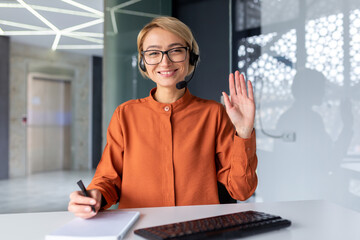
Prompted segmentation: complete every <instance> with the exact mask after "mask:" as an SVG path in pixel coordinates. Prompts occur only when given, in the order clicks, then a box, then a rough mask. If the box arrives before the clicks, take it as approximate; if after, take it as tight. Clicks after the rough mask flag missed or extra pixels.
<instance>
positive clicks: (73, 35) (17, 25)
mask: <svg viewBox="0 0 360 240" xmlns="http://www.w3.org/2000/svg"><path fill="white" fill-rule="evenodd" d="M16 1H17V2H16V3H0V10H1V9H4V10H5V8H8V9H10V8H11V9H24V10H25V11H29V12H30V13H31V14H32V15H33V16H35V17H36V18H37V19H39V20H40V21H41V22H42V23H44V24H45V26H41V27H39V26H36V25H30V24H26V23H27V21H22V22H24V23H21V19H22V18H21V17H20V18H19V21H20V22H12V21H7V20H5V19H1V18H2V17H5V16H6V15H2V14H0V27H1V28H0V35H5V36H6V35H7V36H46V35H47V36H50V37H51V36H54V40H53V43H52V47H51V48H52V50H56V49H103V36H104V34H103V33H100V32H90V31H91V30H89V31H87V32H86V31H81V29H84V28H88V27H91V26H94V25H96V24H101V23H103V22H104V13H103V12H101V11H98V10H96V9H93V8H91V7H88V6H85V5H84V4H80V3H77V2H75V1H73V0H57V1H62V2H65V3H68V4H69V5H71V6H75V7H78V8H80V9H79V10H76V9H75V10H72V9H71V8H57V7H47V6H39V5H31V4H28V3H26V2H28V1H26V0H16ZM133 1H134V0H131V2H133ZM136 1H140V0H136ZM50 5H51V4H50ZM83 10H84V11H83ZM5 11H6V10H5ZM41 11H42V12H51V13H59V14H68V15H72V16H81V17H88V18H92V19H89V21H87V22H85V23H82V24H78V25H75V26H70V27H67V28H65V29H61V28H58V27H57V26H56V24H54V23H53V22H50V21H49V20H48V19H46V18H45V17H44V16H43V15H42V14H41V13H42V12H41ZM19 16H21V13H20V15H19ZM4 28H5V29H4ZM7 29H8V30H10V31H7ZM79 30H80V31H79ZM63 37H65V38H66V37H68V38H69V39H79V40H81V41H84V42H87V43H89V44H82V45H73V44H71V43H69V45H61V41H62V39H63Z"/></svg>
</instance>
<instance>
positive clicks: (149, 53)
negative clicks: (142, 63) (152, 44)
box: [148, 52, 160, 57]
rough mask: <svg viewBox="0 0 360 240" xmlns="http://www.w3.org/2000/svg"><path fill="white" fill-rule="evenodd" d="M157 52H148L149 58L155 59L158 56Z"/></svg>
mask: <svg viewBox="0 0 360 240" xmlns="http://www.w3.org/2000/svg"><path fill="white" fill-rule="evenodd" d="M159 54H160V53H159V52H148V56H149V57H156V56H159Z"/></svg>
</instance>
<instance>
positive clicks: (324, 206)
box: [0, 201, 360, 240]
mask: <svg viewBox="0 0 360 240" xmlns="http://www.w3.org/2000/svg"><path fill="white" fill-rule="evenodd" d="M132 210H136V211H140V213H141V216H140V219H139V220H138V222H137V223H136V224H135V225H134V227H133V228H132V229H131V230H130V231H129V233H128V234H127V236H126V238H125V239H143V238H141V237H138V236H136V235H134V233H133V231H134V229H137V228H143V227H149V226H155V225H161V224H166V223H171V222H179V221H185V220H191V219H196V218H204V217H210V216H215V215H222V214H227V213H232V212H239V211H246V210H256V211H262V212H267V213H270V214H274V215H280V216H281V217H283V218H287V219H289V220H291V221H292V225H291V226H290V227H289V228H286V229H282V230H279V231H273V232H268V233H263V234H259V235H254V236H250V237H247V238H245V239H249V240H250V239H251V240H255V239H256V240H261V239H267V240H269V239H276V240H281V239H286V240H290V239H299V240H303V239H327V240H332V239H334V240H335V239H336V240H338V239H357V240H358V239H360V227H359V223H360V213H359V212H356V211H352V210H349V209H346V208H343V207H341V206H339V205H335V204H332V203H329V202H325V201H294V202H274V203H241V204H222V205H205V206H184V207H162V208H137V209H132ZM73 218H74V216H73V215H72V213H69V212H48V213H21V214H0V239H13V240H17V239H19V240H20V239H21V240H24V239H29V240H39V239H40V240H41V239H44V237H45V235H46V234H47V233H50V232H52V231H53V230H55V229H57V228H58V227H60V226H62V225H63V224H65V223H67V222H68V221H70V220H71V219H73Z"/></svg>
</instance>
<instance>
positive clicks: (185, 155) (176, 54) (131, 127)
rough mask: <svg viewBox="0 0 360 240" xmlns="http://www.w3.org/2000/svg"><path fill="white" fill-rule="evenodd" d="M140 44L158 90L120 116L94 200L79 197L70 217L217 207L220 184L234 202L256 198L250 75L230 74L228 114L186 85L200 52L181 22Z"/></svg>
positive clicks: (160, 26) (93, 186) (158, 27)
mask: <svg viewBox="0 0 360 240" xmlns="http://www.w3.org/2000/svg"><path fill="white" fill-rule="evenodd" d="M137 45H138V51H139V68H140V71H141V72H142V74H143V75H145V76H146V77H148V78H150V79H151V80H152V81H154V82H155V83H156V88H154V89H152V90H151V92H150V95H149V97H146V98H143V99H137V100H130V101H128V102H126V103H123V104H121V105H120V106H118V108H117V109H116V110H115V112H114V115H113V117H112V119H111V121H110V124H109V128H108V132H107V145H106V147H105V149H104V153H103V156H102V159H101V161H100V163H99V165H98V167H97V170H96V173H95V176H94V178H93V180H92V182H91V183H90V185H89V186H88V188H87V189H88V191H89V193H90V195H91V197H84V196H82V194H81V192H73V193H71V195H70V202H69V207H68V209H69V211H71V212H74V213H75V215H76V216H79V217H83V218H90V217H93V216H94V215H96V213H97V212H98V211H99V209H106V208H108V207H110V206H111V205H113V204H115V203H116V202H119V208H134V207H158V206H178V205H195V204H196V205H198V204H217V203H219V198H218V191H217V181H220V182H221V183H222V184H224V185H225V186H226V188H227V190H228V192H229V193H230V195H231V196H232V197H233V198H236V199H239V200H245V199H247V198H249V197H250V196H251V195H252V194H253V192H254V191H255V188H256V186H257V177H256V173H255V169H256V166H257V157H256V153H255V151H256V145H255V133H254V129H253V125H254V116H255V104H254V99H253V90H252V85H251V82H250V81H248V91H249V94H247V90H246V86H245V80H244V77H243V76H242V75H240V74H239V72H238V71H236V72H235V74H230V76H229V88H230V95H231V98H229V96H228V95H227V94H226V93H223V96H224V100H225V105H226V111H225V109H224V107H223V106H222V105H221V104H219V103H217V102H215V101H210V100H204V99H200V98H198V97H195V96H193V95H191V93H190V92H189V89H187V88H182V87H181V86H179V84H178V83H179V82H182V81H184V79H185V77H186V76H188V75H190V74H191V73H192V72H193V71H194V67H195V65H196V63H197V56H198V54H199V49H198V45H197V43H196V41H195V39H194V38H193V35H192V33H191V30H190V29H189V28H188V27H187V26H186V25H185V24H184V23H182V22H180V21H179V20H177V19H176V18H173V17H159V18H155V19H154V20H153V21H151V22H150V23H149V24H147V25H146V26H145V27H144V28H143V29H142V30H141V31H140V33H139V35H138V40H137ZM177 84H178V86H177ZM90 205H93V206H94V207H95V210H96V211H95V212H92V210H91V207H90Z"/></svg>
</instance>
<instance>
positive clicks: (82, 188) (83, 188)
mask: <svg viewBox="0 0 360 240" xmlns="http://www.w3.org/2000/svg"><path fill="white" fill-rule="evenodd" d="M77 185H79V187H80V189H81V191H82V193H83V194H84V196H85V197H90V196H89V194H87V191H86V188H85V186H84V183H83V182H82V180H80V181H78V182H77ZM91 209H92V210H93V212H96V211H95V207H94V206H93V205H91Z"/></svg>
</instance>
